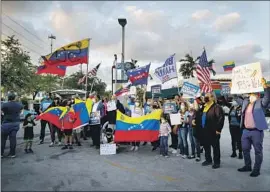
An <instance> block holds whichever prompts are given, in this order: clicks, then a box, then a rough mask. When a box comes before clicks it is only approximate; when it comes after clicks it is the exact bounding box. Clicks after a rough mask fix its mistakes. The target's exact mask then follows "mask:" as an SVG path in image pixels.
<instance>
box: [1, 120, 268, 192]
mask: <svg viewBox="0 0 270 192" xmlns="http://www.w3.org/2000/svg"><path fill="white" fill-rule="evenodd" d="M48 131H49V130H47V136H46V140H45V144H43V145H37V143H38V135H39V128H36V130H35V135H36V136H37V137H36V138H35V142H36V143H35V144H34V146H33V150H34V152H35V153H34V154H24V152H23V145H20V144H19V145H18V149H17V157H16V158H15V159H8V158H4V159H2V162H1V165H2V172H1V182H2V183H1V184H2V185H1V189H2V191H94V190H95V191H111V190H114V191H116V190H121V191H132V190H137V191H140V190H141V191H150V190H152V191H165V190H166V191H167V190H170V191H184V190H185V191H193V190H194V191H209V190H211V191H213V190H218V191H220V190H222V191H244V190H246V191H252V190H254V191H257V190H265V191H266V190H269V189H270V132H265V137H264V162H263V165H262V169H261V175H260V176H259V177H257V178H251V177H250V176H249V173H239V172H237V168H240V167H242V166H243V165H244V162H243V160H239V159H232V158H231V157H230V154H231V144H230V142H231V140H230V135H229V131H228V125H227V123H226V125H225V127H224V129H223V132H222V136H221V155H222V157H221V161H222V164H221V168H220V169H217V170H213V169H212V168H211V166H210V167H202V166H201V163H197V162H195V160H188V159H182V158H181V157H176V156H172V155H171V156H170V158H168V159H166V158H164V157H160V156H159V154H158V151H156V152H152V151H151V147H150V145H147V146H142V147H141V148H140V150H139V151H138V152H128V151H125V150H124V151H122V152H121V153H119V154H117V155H111V156H100V155H99V151H98V150H96V149H94V148H90V140H87V141H83V146H82V147H77V146H76V147H75V148H74V149H73V150H66V151H63V150H61V149H60V147H52V148H49V147H48V145H49V144H50V136H49V132H48ZM22 136H23V134H22V130H20V132H19V133H18V137H19V139H18V143H22V142H23V140H22ZM6 152H8V149H7V151H6ZM252 158H253V159H254V152H253V151H252Z"/></svg>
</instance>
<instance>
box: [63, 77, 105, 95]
mask: <svg viewBox="0 0 270 192" xmlns="http://www.w3.org/2000/svg"><path fill="white" fill-rule="evenodd" d="M82 77H83V74H82V73H81V72H76V73H73V74H72V75H70V76H68V77H66V78H65V80H64V86H63V88H64V89H80V90H85V86H84V85H82V84H78V81H79V79H80V78H82ZM93 82H94V85H93V89H92V92H94V91H95V92H96V93H98V94H99V95H102V96H103V95H104V94H105V91H106V87H107V85H106V83H105V82H103V81H102V80H101V79H99V78H97V77H95V78H89V79H88V87H87V90H88V92H90V90H91V85H92V83H93Z"/></svg>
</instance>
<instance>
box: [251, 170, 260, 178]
mask: <svg viewBox="0 0 270 192" xmlns="http://www.w3.org/2000/svg"><path fill="white" fill-rule="evenodd" d="M259 175H260V171H256V170H253V171H252V172H251V173H250V175H249V176H250V177H258V176H259Z"/></svg>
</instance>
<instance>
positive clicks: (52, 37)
mask: <svg viewBox="0 0 270 192" xmlns="http://www.w3.org/2000/svg"><path fill="white" fill-rule="evenodd" d="M48 39H51V54H52V52H53V39H54V40H56V36H54V35H52V34H51V36H48ZM49 77H50V78H49V79H50V82H51V79H52V78H51V77H52V76H51V75H49ZM63 86H64V79H63V82H62V87H63ZM50 87H52V85H50Z"/></svg>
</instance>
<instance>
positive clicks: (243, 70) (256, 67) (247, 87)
mask: <svg viewBox="0 0 270 192" xmlns="http://www.w3.org/2000/svg"><path fill="white" fill-rule="evenodd" d="M261 79H262V69H261V64H260V63H259V62H257V63H251V64H247V65H242V66H238V67H235V68H233V70H232V88H231V94H242V93H256V92H262V91H263V87H262V84H261Z"/></svg>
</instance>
